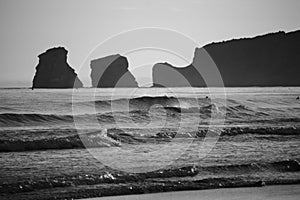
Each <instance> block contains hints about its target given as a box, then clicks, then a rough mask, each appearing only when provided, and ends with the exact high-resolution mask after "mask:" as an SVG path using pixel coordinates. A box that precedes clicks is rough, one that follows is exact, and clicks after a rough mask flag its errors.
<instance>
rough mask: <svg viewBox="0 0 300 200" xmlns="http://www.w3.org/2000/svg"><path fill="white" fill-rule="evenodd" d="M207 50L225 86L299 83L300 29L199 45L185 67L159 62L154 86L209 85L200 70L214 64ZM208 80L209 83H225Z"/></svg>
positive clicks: (291, 84) (155, 67)
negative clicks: (210, 63)
mask: <svg viewBox="0 0 300 200" xmlns="http://www.w3.org/2000/svg"><path fill="white" fill-rule="evenodd" d="M204 50H205V51H206V52H207V53H208V54H209V55H210V57H211V58H212V59H213V61H214V63H215V64H216V66H217V67H218V70H219V72H220V74H221V76H222V79H223V82H224V86H226V87H248V86H300V77H299V75H300V31H294V32H289V33H285V32H284V31H279V32H277V33H269V34H265V35H260V36H256V37H253V38H242V39H233V40H229V41H223V42H217V43H211V44H207V45H205V46H203V47H202V48H196V50H195V54H194V58H193V62H192V63H191V64H190V65H188V66H186V67H181V68H179V67H175V66H172V65H171V64H169V63H157V64H155V65H154V66H153V70H152V72H153V73H152V77H153V87H162V86H164V87H186V86H192V87H205V86H207V84H206V83H205V81H204V79H203V77H201V75H200V74H199V73H198V71H199V70H205V69H209V67H211V66H210V65H209V64H207V62H206V61H205V60H203V59H202V58H203V52H204ZM201 59H202V60H201ZM209 81H210V83H209V85H210V86H222V85H220V84H219V83H217V81H215V82H214V81H213V80H209Z"/></svg>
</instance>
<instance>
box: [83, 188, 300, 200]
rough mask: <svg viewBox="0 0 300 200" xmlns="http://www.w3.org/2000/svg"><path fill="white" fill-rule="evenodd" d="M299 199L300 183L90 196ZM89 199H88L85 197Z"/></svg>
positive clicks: (120, 198)
mask: <svg viewBox="0 0 300 200" xmlns="http://www.w3.org/2000/svg"><path fill="white" fill-rule="evenodd" d="M152 199H155V200H158V199H164V200H181V199H184V200H199V199H201V200H235V199H236V200H240V199H246V200H281V199H284V200H298V199H300V185H275V186H265V187H245V188H224V189H211V190H197V191H182V192H165V193H154V194H142V195H127V196H113V197H99V198H90V200H152ZM85 200H87V199H85Z"/></svg>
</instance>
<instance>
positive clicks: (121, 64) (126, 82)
mask: <svg viewBox="0 0 300 200" xmlns="http://www.w3.org/2000/svg"><path fill="white" fill-rule="evenodd" d="M91 69H92V72H91V79H92V86H93V87H99V88H103V87H112V88H113V87H138V84H137V82H136V80H135V78H134V76H133V75H132V74H131V73H130V72H129V71H128V61H127V58H126V57H124V56H121V55H119V54H116V55H111V56H107V57H104V58H99V59H96V60H92V61H91Z"/></svg>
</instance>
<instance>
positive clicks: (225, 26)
mask: <svg viewBox="0 0 300 200" xmlns="http://www.w3.org/2000/svg"><path fill="white" fill-rule="evenodd" d="M299 10H300V1H298V0H223V1H221V0H205V1H203V0H181V1H179V0H48V1H43V0H22V1H20V0H0V27H1V32H0V49H1V54H0V72H1V73H0V87H13V86H15V87H17V86H31V81H32V78H33V76H34V73H35V67H36V65H37V63H38V58H37V55H38V54H40V53H42V52H44V51H45V50H46V49H48V48H51V47H54V46H64V47H66V48H67V49H68V50H69V54H68V62H69V63H70V65H71V66H72V67H73V68H75V70H76V72H78V70H79V68H80V66H81V64H82V63H83V61H84V59H85V58H86V56H87V54H88V53H89V52H90V51H91V50H92V49H93V48H94V47H95V46H96V45H97V44H99V43H101V42H102V41H104V40H105V39H107V38H108V37H110V36H112V35H115V34H118V33H119V32H122V31H126V30H129V29H135V28H140V27H162V28H167V29H172V30H176V31H179V32H181V33H184V34H186V35H188V36H190V37H192V38H194V39H195V40H196V41H197V42H198V43H199V46H202V45H205V44H207V43H210V42H213V41H222V40H228V39H232V38H241V37H251V36H255V35H258V34H264V33H268V32H277V31H279V30H284V31H293V30H297V29H300V14H299ZM149 37H150V36H149ZM137 39H138V38H137ZM174 42H175V43H176V41H174ZM117 51H118V50H117V49H116V52H115V53H118V52H117ZM193 51H194V50H193V49H191V57H192V53H193ZM101 56H106V55H101ZM130 62H131V61H130ZM132 62H134V61H132ZM132 62H131V63H132ZM174 64H176V63H174ZM149 67H151V66H149ZM86 68H87V69H85V70H82V71H80V73H79V77H80V78H81V79H82V80H83V82H84V84H85V86H89V85H90V80H89V79H88V77H89V73H90V71H89V68H88V66H86Z"/></svg>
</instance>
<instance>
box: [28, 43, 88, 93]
mask: <svg viewBox="0 0 300 200" xmlns="http://www.w3.org/2000/svg"><path fill="white" fill-rule="evenodd" d="M67 54H68V51H67V50H66V49H65V48H63V47H56V48H52V49H48V50H47V51H46V52H44V53H42V54H40V55H39V56H38V57H39V64H38V65H37V67H36V73H35V76H34V78H33V84H32V89H33V88H73V87H74V88H80V87H83V84H82V82H81V81H80V80H79V78H78V77H77V74H76V73H75V71H74V69H72V68H71V67H70V65H69V64H68V63H67Z"/></svg>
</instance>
